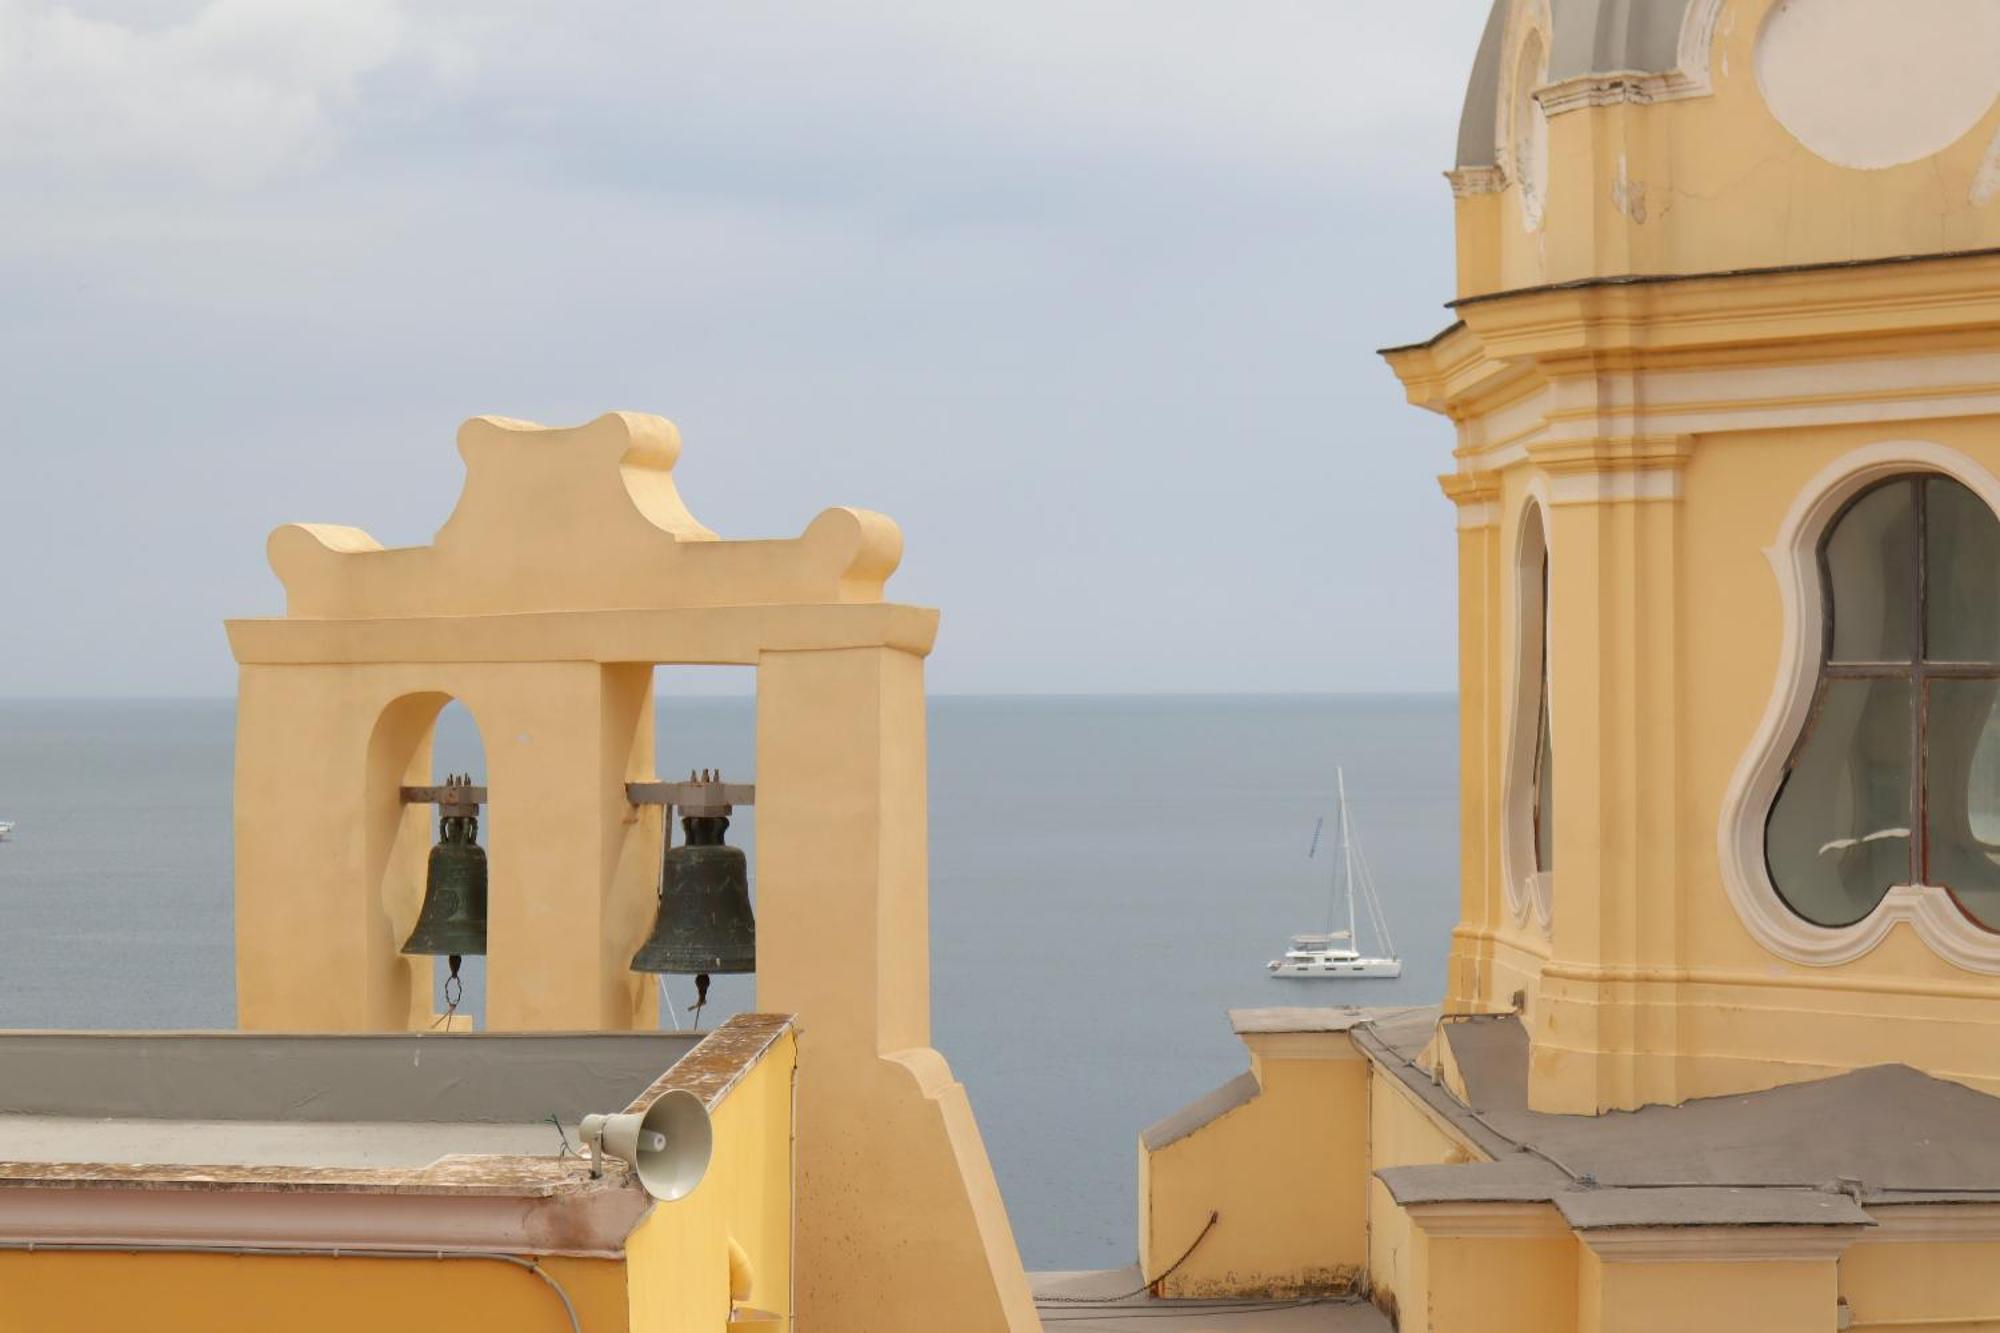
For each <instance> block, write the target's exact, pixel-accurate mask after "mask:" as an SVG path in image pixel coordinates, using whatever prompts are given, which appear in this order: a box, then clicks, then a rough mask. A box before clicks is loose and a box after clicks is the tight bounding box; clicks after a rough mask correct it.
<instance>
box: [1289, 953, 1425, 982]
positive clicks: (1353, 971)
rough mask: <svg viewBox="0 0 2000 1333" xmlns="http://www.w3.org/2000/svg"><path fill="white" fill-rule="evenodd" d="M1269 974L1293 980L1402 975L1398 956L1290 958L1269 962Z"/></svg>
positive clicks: (1386, 977)
mask: <svg viewBox="0 0 2000 1333" xmlns="http://www.w3.org/2000/svg"><path fill="white" fill-rule="evenodd" d="M1271 975H1272V976H1274V977H1285V978H1288V979H1290V980H1294V981H1312V980H1325V979H1328V978H1338V977H1374V978H1379V979H1381V980H1384V981H1387V980H1390V979H1392V978H1395V977H1400V976H1402V975H1403V960H1402V959H1400V958H1336V959H1332V960H1330V961H1328V962H1323V963H1322V962H1310V963H1309V962H1304V961H1299V962H1292V961H1290V960H1287V961H1284V962H1279V963H1273V964H1271Z"/></svg>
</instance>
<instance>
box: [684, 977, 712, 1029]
mask: <svg viewBox="0 0 2000 1333" xmlns="http://www.w3.org/2000/svg"><path fill="white" fill-rule="evenodd" d="M707 1004H708V973H706V972H697V973H695V974H694V1006H693V1007H692V1008H691V1009H689V1010H688V1013H689V1014H690V1015H692V1016H693V1018H694V1030H695V1031H696V1032H699V1031H701V1011H702V1009H703V1008H704V1007H706V1006H707Z"/></svg>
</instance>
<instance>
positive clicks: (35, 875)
mask: <svg viewBox="0 0 2000 1333" xmlns="http://www.w3.org/2000/svg"><path fill="white" fill-rule="evenodd" d="M1455 715H1456V714H1455V705H1454V702H1453V701H1452V700H1451V699H1449V698H1444V697H1435V696H1431V697H1410V698H1401V697H1295V698H1270V697H1256V698H1249V697H1244V698H1226V697H1203V698H1156V697H1146V698H1138V697H1133V698H1106V697H1090V698H1058V699H1048V698H1041V699H1029V698H990V699H988V698H939V699H934V700H933V701H932V702H931V770H930V772H931V937H932V975H933V995H934V1009H935V1034H936V1042H937V1045H938V1047H939V1048H940V1049H941V1050H942V1051H943V1052H944V1053H945V1055H946V1056H947V1058H949V1060H950V1061H951V1064H952V1067H953V1069H954V1070H955V1071H956V1072H957V1074H958V1076H959V1077H960V1078H961V1079H963V1080H964V1082H965V1084H966V1087H967V1089H968V1090H969V1092H970V1094H971V1097H972V1104H973V1108H974V1110H975V1111H976V1112H977V1113H978V1116H979V1122H980V1129H981V1132H982V1133H983V1134H984V1136H985V1139H986V1145H987V1148H988V1151H989V1152H990V1153H991V1154H992V1157H993V1163H994V1167H995V1169H996V1171H997V1172H998V1174H999V1178H1000V1185H1001V1189H1002V1191H1003V1192H1004V1194H1005V1195H1006V1199H1007V1204H1008V1209H1009V1212H1010V1213H1011V1215H1012V1217H1013V1221H1014V1227H1015V1231H1016V1234H1017V1235H1018V1236H1019V1239H1020V1243H1021V1250H1022V1254H1023V1257H1024V1258H1025V1259H1026V1260H1027V1262H1028V1264H1029V1266H1030V1267H1032V1268H1075V1267H1111V1266H1115V1265H1119V1264H1123V1263H1127V1262H1130V1260H1131V1258H1132V1256H1133V1252H1134V1240H1133V1234H1134V1231H1133V1228H1134V1223H1133V1213H1134V1208H1135V1192H1136V1187H1135V1183H1134V1178H1135V1169H1136V1168H1135V1162H1134V1158H1135V1146H1134V1145H1135V1140H1136V1138H1137V1135H1138V1132H1139V1130H1140V1129H1141V1128H1142V1127H1143V1126H1145V1125H1146V1124H1148V1123H1150V1122H1151V1121H1153V1120H1155V1119H1157V1118H1159V1117H1160V1116H1162V1115H1165V1114H1167V1113H1168V1112H1170V1111H1172V1110H1174V1109H1175V1108H1176V1107H1178V1106H1180V1105H1182V1104H1183V1103H1185V1102H1187V1101H1189V1100H1191V1099H1193V1098H1194V1097H1196V1096H1199V1095H1200V1094H1201V1093H1203V1092H1205V1091H1207V1090H1208V1089H1209V1088H1211V1087H1213V1086H1214V1085H1215V1084H1217V1083H1220V1082H1222V1081H1223V1080H1225V1079H1227V1078H1230V1077H1233V1076H1234V1075H1236V1074H1237V1073H1240V1072H1241V1071H1242V1070H1243V1068H1244V1067H1245V1053H1244V1051H1243V1048H1242V1046H1241V1045H1240V1044H1239V1043H1238V1042H1237V1041H1236V1040H1235V1038H1234V1037H1232V1036H1231V1035H1230V1033H1229V1027H1228V1022H1227V1020H1226V1018H1225V1017H1224V1012H1223V1011H1224V1010H1225V1009H1227V1008H1230V1007H1232V1006H1246V1005H1271V1004H1344V1003H1357V1002H1358V1003H1371V1004H1381V1003H1404V1002H1428V1001H1430V1000H1432V999H1435V998H1436V997H1437V996H1438V995H1439V994H1440V993H1441V992H1442V990H1443V984H1444V954H1445V950H1446V947H1447V944H1448V938H1447V937H1448V934H1449V931H1450V929H1451V925H1452V922H1453V919H1454V917H1455V914H1456V893H1455V889H1454V876H1455V873H1456V866H1457V823H1456V791H1455V777H1454V774H1455V767H1456V724H1455ZM232 723H233V705H232V704H231V703H229V702H226V701H199V702H188V701H171V702H166V701H161V702H138V701H134V702H116V703H102V702H89V703H83V702H58V703H40V702H36V703H19V702H16V703H0V819H11V820H14V821H16V822H17V824H18V825H19V827H18V829H17V830H16V833H15V840H14V841H12V842H8V843H4V844H0V1027H16V1028H21V1027H27V1028H35V1027H85V1028H176V1027H230V1026H233V1025H234V1022H235V995H234V985H233V978H232V971H231V969H232V963H231V927H230V901H231V895H230V856H231V851H230V763H231V746H232V742H233V736H232ZM754 744H755V741H754V722H753V714H752V705H751V703H750V701H749V700H747V699H733V698H732V699H696V700H662V701H661V705H660V756H661V761H660V771H661V772H662V773H663V774H673V773H679V772H685V771H687V770H688V769H689V768H695V767H715V766H718V765H719V766H720V767H721V768H722V769H723V770H724V772H725V774H727V775H729V776H732V777H736V776H741V777H744V778H749V777H753V776H754V774H753V771H752V770H753V764H752V756H753V754H754ZM1336 764H1339V765H1344V766H1345V768H1346V772H1347V784H1348V791H1349V795H1350V799H1351V803H1352V806H1353V810H1354V817H1355V822H1356V826H1357V830H1358V833H1359V836H1360V840H1361V843H1362V845H1363V846H1364V847H1365V848H1366V850H1367V852H1368V856H1369V859H1370V861H1371V863H1372V864H1373V867H1374V870H1375V875H1376V879H1377V882H1378V883H1379V884H1380V886H1381V888H1382V894H1383V899H1384V902H1383V906H1384V909H1385V911H1386V913H1387V915H1388V919H1389V923H1390V927H1391V929H1392V930H1393V931H1394V933H1395V939H1396V943H1397V945H1398V946H1400V949H1401V952H1402V954H1403V958H1404V972H1403V976H1402V978H1401V980H1399V981H1388V982H1385V981H1315V982H1299V981H1277V980H1273V979H1271V978H1270V977H1268V976H1267V975H1266V974H1265V972H1264V962H1265V960H1266V959H1268V958H1270V957H1272V956H1273V954H1274V953H1275V952H1276V951H1277V950H1278V949H1279V948H1280V947H1281V946H1282V944H1283V942H1284V939H1285V936H1286V935H1287V934H1289V933H1290V932H1293V931H1298V930H1311V929H1320V928H1322V927H1323V925H1324V924H1325V918H1326V911H1327V902H1328V896H1329V893H1328V888H1329V881H1328V872H1329V871H1330V869H1331V866H1330V864H1329V862H1328V861H1327V860H1325V859H1321V860H1318V861H1308V860H1307V859H1306V851H1307V846H1308V843H1309V840H1310V838H1311V835H1312V830H1313V823H1314V820H1315V819H1316V818H1317V817H1318V816H1320V815H1322V814H1325V813H1328V812H1329V810H1330V808H1331V805H1332V797H1333V787H1334V767H1335V765H1336ZM438 766H439V769H440V771H443V770H446V769H465V770H469V771H471V772H474V773H479V772H480V771H481V769H482V765H481V762H480V757H479V742H478V737H477V734H476V732H475V731H474V729H473V728H472V727H471V725H470V724H469V722H467V721H466V719H465V718H464V716H463V715H462V714H457V713H448V714H447V715H446V717H445V718H444V719H443V721H442V722H441V724H440V739H439V756H438ZM731 840H732V841H735V842H738V843H739V844H741V845H744V846H746V847H748V848H749V849H750V850H751V855H752V858H753V860H752V866H753V877H754V865H755V861H754V857H755V820H754V816H753V818H751V819H748V820H739V821H737V824H736V825H735V826H732V828H731ZM1365 942H1367V940H1366V937H1365V936H1364V943H1365ZM298 948H299V949H300V950H302V951H304V950H309V949H310V948H312V941H311V940H310V939H307V938H304V937H301V938H300V940H299V941H298ZM474 961H475V962H476V960H474ZM478 981H479V977H478V975H477V974H476V972H475V974H474V975H473V977H472V982H473V985H472V986H471V987H469V993H468V997H467V998H468V1001H469V1002H470V1004H471V1006H472V1007H473V1008H474V1009H475V1010H476V1009H477V1007H478V1003H479V998H480V997H479V987H478V984H477V983H478ZM750 981H751V979H750V978H718V979H717V982H716V990H715V992H714V994H713V995H712V997H711V1008H710V1011H709V1013H708V1015H707V1016H706V1017H705V1019H704V1025H705V1026H707V1025H710V1024H712V1023H713V1022H715V1021H718V1020H719V1019H720V1018H721V1017H723V1016H725V1015H726V1014H728V1013H730V1012H733V1011H735V1010H737V1009H741V1008H747V1007H748V1006H749V1004H750V1000H751V990H752V988H751V984H750ZM673 985H674V986H675V990H674V992H673V994H674V997H675V998H676V1000H677V1001H678V1002H680V1003H682V1004H685V1002H686V1000H687V998H688V996H687V995H685V994H682V993H681V992H682V991H685V990H687V989H689V984H688V979H687V978H674V979H673Z"/></svg>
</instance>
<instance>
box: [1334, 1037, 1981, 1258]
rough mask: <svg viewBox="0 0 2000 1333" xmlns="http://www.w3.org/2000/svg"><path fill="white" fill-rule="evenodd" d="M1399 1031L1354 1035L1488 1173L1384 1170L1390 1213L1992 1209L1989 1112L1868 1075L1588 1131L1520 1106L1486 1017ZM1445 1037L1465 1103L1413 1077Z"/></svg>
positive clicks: (1522, 1085) (1502, 1047)
mask: <svg viewBox="0 0 2000 1333" xmlns="http://www.w3.org/2000/svg"><path fill="white" fill-rule="evenodd" d="M1435 1022H1436V1020H1435V1018H1434V1017H1433V1018H1432V1020H1431V1024H1430V1025H1428V1026H1427V1025H1426V1024H1424V1023H1422V1022H1420V1021H1418V1020H1417V1019H1416V1017H1415V1016H1404V1017H1401V1018H1399V1019H1398V1020H1397V1021H1392V1022H1388V1023H1384V1024H1382V1025H1380V1026H1379V1027H1375V1028H1371V1029H1368V1030H1366V1031H1364V1032H1361V1033H1359V1034H1358V1038H1359V1040H1360V1041H1361V1042H1362V1044H1363V1045H1364V1047H1367V1048H1368V1049H1369V1050H1370V1052H1371V1053H1372V1054H1374V1055H1375V1056H1376V1057H1377V1059H1378V1061H1379V1062H1380V1063H1381V1064H1382V1066H1383V1067H1384V1068H1385V1069H1387V1070H1389V1071H1390V1072H1391V1073H1393V1074H1395V1075H1396V1076H1397V1077H1398V1078H1399V1079H1400V1080H1401V1081H1402V1082H1403V1083H1404V1084H1405V1086H1407V1087H1408V1088H1410V1090H1411V1091H1413V1092H1414V1093H1416V1094H1417V1095H1418V1096H1419V1097H1420V1098H1422V1099H1423V1100H1424V1101H1425V1102H1427V1103H1428V1104H1430V1105H1431V1106H1432V1107H1433V1108H1434V1109H1436V1110H1438V1111H1439V1113H1440V1114H1442V1115H1444V1116H1445V1117H1446V1118H1448V1119H1450V1120H1452V1121H1453V1122H1454V1124H1456V1125H1457V1126H1458V1128H1460V1130H1461V1131H1462V1132H1464V1133H1465V1134H1466V1135H1467V1137H1469V1138H1471V1139H1472V1140H1473V1141H1474V1142H1476V1143H1478V1144H1479V1146H1480V1147H1481V1148H1482V1149H1484V1150H1485V1151H1487V1152H1489V1153H1491V1154H1492V1155H1493V1156H1494V1158H1495V1160H1494V1161H1493V1162H1491V1163H1470V1164H1464V1165H1454V1166H1405V1167H1390V1168H1386V1169H1384V1170H1382V1171H1379V1172H1377V1173H1376V1174H1377V1175H1378V1176H1379V1177H1380V1179H1381V1180H1382V1182H1383V1183H1384V1184H1385V1185H1386V1186H1387V1187H1388V1189H1389V1191H1390V1194H1391V1195H1392V1196H1393V1197H1394V1198H1395V1199H1396V1200H1397V1202H1399V1203H1403V1204H1406V1205H1409V1204H1424V1203H1445V1202H1466V1203H1471V1202H1534V1203H1541V1202H1547V1203H1553V1204H1555V1205H1556V1206H1557V1207H1558V1208H1560V1209H1561V1210H1562V1213H1563V1215H1564V1217H1565V1218H1566V1219H1567V1220H1568V1221H1569V1222H1570V1224H1571V1225H1572V1226H1574V1227H1577V1228H1579V1229H1591V1228H1606V1227H1636V1226H1714V1225H1722V1226H1777V1225H1788V1226H1862V1225H1869V1224H1870V1222H1871V1218H1870V1216H1869V1214H1868V1213H1867V1212H1865V1211H1864V1210H1863V1205H1868V1206H1884V1205H1894V1204H1898V1203H1918V1202H1993V1201H2000V1099H1996V1098H1993V1097H1989V1096H1986V1095H1985V1094H1983V1093H1979V1092H1974V1091H1973V1090H1971V1089H1969V1088H1966V1087H1963V1086H1961V1085H1959V1084H1956V1083H1951V1082H1948V1081H1946V1080H1943V1079H1937V1078H1932V1077H1930V1076H1929V1075H1926V1074H1923V1073H1920V1072H1918V1071H1917V1070H1914V1069H1911V1068H1909V1067H1908V1066H1906V1065H1877V1066H1874V1067H1871V1068H1867V1069H1857V1070H1854V1071H1852V1072H1850V1073H1846V1074H1841V1075H1838V1076H1836V1077H1833V1078H1825V1079H1818V1080H1814V1081H1812V1082H1808V1083H1794V1084H1789V1085H1786V1086H1784V1087H1779V1088H1772V1089H1769V1090H1767V1091H1764V1092H1754V1093H1746V1094H1742V1095H1739V1096H1731V1097H1710V1098H1702V1099H1698V1100H1695V1101H1689V1102H1684V1103H1682V1104H1681V1105H1679V1106H1648V1107H1644V1108H1642V1109H1640V1110H1637V1111H1614V1112H1609V1113H1606V1114H1604V1115H1598V1116H1578V1115H1550V1114H1546V1113H1544V1112H1539V1111H1531V1110H1529V1109H1528V1105H1527V1067H1528V1035H1527V1032H1526V1031H1525V1030H1524V1029H1523V1027H1522V1026H1521V1024H1520V1022H1519V1020H1517V1019H1515V1018H1513V1017H1512V1016H1495V1017H1487V1018H1478V1019H1472V1020H1461V1021H1453V1022H1447V1023H1444V1024H1443V1026H1442V1028H1441V1029H1437V1028H1436V1027H1435ZM1433 1030H1441V1031H1442V1033H1443V1035H1444V1037H1445V1039H1446V1040H1448V1041H1449V1042H1450V1044H1451V1053H1452V1056H1453V1058H1454V1060H1455V1061H1456V1062H1457V1065H1458V1069H1459V1072H1460V1074H1461V1075H1462V1077H1463V1080H1464V1084H1465V1090H1466V1096H1467V1101H1466V1103H1463V1104H1461V1103H1460V1102H1459V1101H1458V1100H1457V1099H1456V1098H1454V1097H1452V1096H1451V1095H1450V1094H1449V1093H1448V1092H1447V1091H1446V1090H1445V1089H1444V1088H1443V1087H1441V1086H1439V1085H1438V1084H1436V1083H1434V1082H1433V1081H1432V1079H1431V1078H1430V1075H1429V1072H1428V1071H1427V1070H1425V1069H1423V1068H1421V1067H1420V1066H1419V1065H1418V1064H1417V1063H1416V1058H1417V1052H1418V1051H1419V1050H1421V1048H1422V1046H1423V1044H1424V1042H1425V1041H1426V1040H1427V1039H1428V1036H1429V1032H1430V1031H1433Z"/></svg>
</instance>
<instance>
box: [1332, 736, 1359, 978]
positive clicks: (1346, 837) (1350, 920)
mask: <svg viewBox="0 0 2000 1333" xmlns="http://www.w3.org/2000/svg"><path fill="white" fill-rule="evenodd" d="M1333 774H1334V781H1335V782H1336V783H1338V784H1339V787H1340V858H1341V877H1342V878H1344V879H1345V880H1346V881H1347V947H1348V948H1350V949H1357V950H1358V949H1359V948H1360V947H1361V941H1360V940H1358V939H1356V938H1355V936H1354V832H1353V830H1352V829H1351V828H1350V827H1349V826H1348V821H1347V771H1346V770H1345V769H1342V768H1336V769H1334V771H1333Z"/></svg>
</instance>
